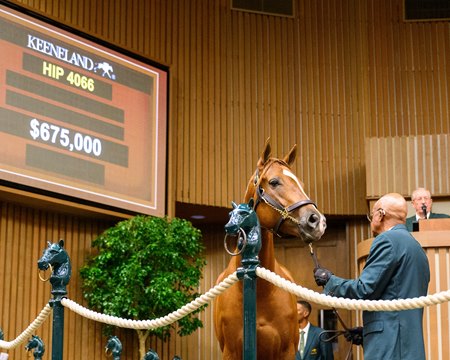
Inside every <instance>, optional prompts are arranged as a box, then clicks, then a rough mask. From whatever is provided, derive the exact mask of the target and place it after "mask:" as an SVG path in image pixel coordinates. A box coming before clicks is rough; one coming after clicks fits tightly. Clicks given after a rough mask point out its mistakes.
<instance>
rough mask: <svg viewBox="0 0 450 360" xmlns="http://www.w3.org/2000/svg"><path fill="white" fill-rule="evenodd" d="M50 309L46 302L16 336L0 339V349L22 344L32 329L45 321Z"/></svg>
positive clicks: (31, 332) (12, 347) (32, 331)
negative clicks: (8, 339) (32, 319)
mask: <svg viewBox="0 0 450 360" xmlns="http://www.w3.org/2000/svg"><path fill="white" fill-rule="evenodd" d="M51 311H52V307H51V306H50V305H49V304H46V305H45V306H44V308H43V309H42V310H41V312H40V313H39V315H38V316H37V318H36V319H35V320H34V321H33V322H32V323H31V324H30V325H29V326H28V327H27V328H26V329H25V331H23V332H22V333H21V334H20V335H19V336H18V337H16V338H15V339H14V340H12V341H4V340H0V349H7V350H10V349H14V348H15V347H17V346H19V345H20V344H22V343H23V342H24V341H25V340H27V339H28V338H29V337H30V336H31V335H32V334H33V333H34V331H35V330H36V329H37V328H39V327H40V326H41V325H42V323H43V322H44V321H45V319H47V317H48V315H49V314H50V312H51Z"/></svg>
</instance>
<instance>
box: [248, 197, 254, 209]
mask: <svg viewBox="0 0 450 360" xmlns="http://www.w3.org/2000/svg"><path fill="white" fill-rule="evenodd" d="M254 204H255V199H253V198H250V200H249V201H248V206H249V207H251V208H252V209H253V205H254Z"/></svg>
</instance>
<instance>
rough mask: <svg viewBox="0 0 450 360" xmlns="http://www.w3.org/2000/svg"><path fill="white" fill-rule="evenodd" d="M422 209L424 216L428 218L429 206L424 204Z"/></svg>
mask: <svg viewBox="0 0 450 360" xmlns="http://www.w3.org/2000/svg"><path fill="white" fill-rule="evenodd" d="M422 211H423V217H424V219H426V218H427V206H426V205H425V204H422Z"/></svg>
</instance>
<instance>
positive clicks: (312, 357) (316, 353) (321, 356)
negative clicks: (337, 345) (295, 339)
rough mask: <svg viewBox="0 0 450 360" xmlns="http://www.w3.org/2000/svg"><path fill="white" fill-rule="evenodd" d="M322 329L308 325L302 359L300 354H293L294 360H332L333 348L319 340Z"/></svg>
mask: <svg viewBox="0 0 450 360" xmlns="http://www.w3.org/2000/svg"><path fill="white" fill-rule="evenodd" d="M322 331H323V329H322V328H320V327H317V326H314V325H312V324H311V325H309V332H308V338H307V339H306V344H305V351H304V354H303V358H302V357H301V356H300V352H298V351H297V353H296V354H295V360H333V359H334V355H333V346H332V344H331V343H330V342H323V341H322V340H321V339H320V333H321V332H322Z"/></svg>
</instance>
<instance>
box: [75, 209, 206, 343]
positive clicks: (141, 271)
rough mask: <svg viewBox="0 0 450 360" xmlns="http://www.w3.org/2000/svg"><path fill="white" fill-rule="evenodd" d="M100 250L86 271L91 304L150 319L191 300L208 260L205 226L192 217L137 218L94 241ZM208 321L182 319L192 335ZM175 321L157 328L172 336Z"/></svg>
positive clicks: (162, 335) (191, 316)
mask: <svg viewBox="0 0 450 360" xmlns="http://www.w3.org/2000/svg"><path fill="white" fill-rule="evenodd" d="M92 246H94V247H96V248H97V249H98V253H97V254H96V255H95V256H93V257H92V258H90V259H89V260H88V261H87V263H86V265H84V266H83V267H82V268H81V270H80V273H81V278H82V279H83V294H84V297H85V298H86V299H87V301H88V304H89V307H90V308H92V309H94V310H96V311H99V312H102V313H105V314H108V315H113V316H117V317H122V318H127V319H136V320H147V319H156V318H159V317H162V316H165V315H167V314H169V313H171V312H173V311H175V310H177V309H179V308H180V307H182V306H183V305H186V304H187V303H189V302H191V301H192V300H193V299H195V298H196V297H197V296H198V295H199V294H198V293H197V291H196V290H197V287H198V284H199V280H200V278H201V275H202V269H203V267H204V266H205V264H206V261H205V258H204V256H203V250H204V247H203V243H202V241H201V233H200V230H198V229H195V228H194V227H193V226H192V224H191V223H190V222H188V221H186V220H183V219H178V218H173V219H170V220H169V219H168V218H167V217H165V218H157V217H150V216H141V215H139V216H136V217H134V218H131V219H129V220H125V221H122V222H120V223H118V224H117V225H116V226H114V227H112V228H110V229H108V230H106V231H105V232H104V233H103V234H101V235H100V236H99V237H98V238H97V239H95V240H94V241H93V243H92ZM202 326H203V324H202V322H201V321H200V320H199V319H198V317H197V316H196V315H195V313H192V314H189V315H187V316H186V317H184V318H182V319H181V320H179V321H178V334H180V335H182V336H183V335H188V334H190V333H192V332H193V331H195V330H196V329H197V328H199V327H202ZM170 328H175V327H174V326H173V325H169V326H167V327H165V328H159V329H156V330H152V331H151V334H154V335H156V336H158V337H160V338H162V339H166V340H167V338H168V337H170Z"/></svg>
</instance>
